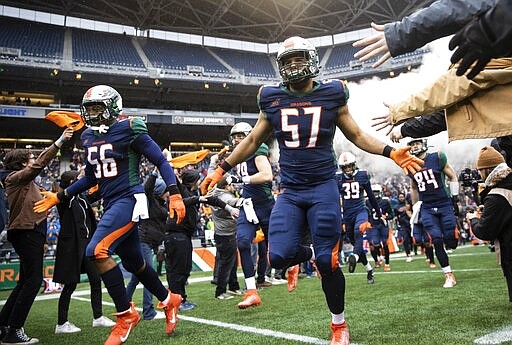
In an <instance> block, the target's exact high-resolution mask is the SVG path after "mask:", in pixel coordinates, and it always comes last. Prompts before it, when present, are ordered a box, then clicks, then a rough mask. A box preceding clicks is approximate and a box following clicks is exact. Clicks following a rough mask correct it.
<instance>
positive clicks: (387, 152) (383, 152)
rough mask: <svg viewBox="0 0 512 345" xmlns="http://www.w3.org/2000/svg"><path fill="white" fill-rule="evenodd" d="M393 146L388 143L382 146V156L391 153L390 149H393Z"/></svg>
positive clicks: (387, 155)
mask: <svg viewBox="0 0 512 345" xmlns="http://www.w3.org/2000/svg"><path fill="white" fill-rule="evenodd" d="M394 149H395V148H394V147H392V146H389V145H386V146H384V150H382V155H383V156H384V157H388V158H389V156H390V155H391V151H393V150H394Z"/></svg>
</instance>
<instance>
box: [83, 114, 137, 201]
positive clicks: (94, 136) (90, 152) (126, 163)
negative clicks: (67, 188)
mask: <svg viewBox="0 0 512 345" xmlns="http://www.w3.org/2000/svg"><path fill="white" fill-rule="evenodd" d="M143 133H147V128H146V124H145V123H144V122H143V121H142V120H141V119H138V118H133V119H129V120H128V119H127V120H121V121H119V122H116V123H114V124H113V125H112V126H110V128H109V129H108V132H107V133H105V134H99V133H98V132H97V131H93V130H92V129H90V128H88V129H86V130H85V131H84V132H83V133H82V145H83V146H84V149H85V153H86V161H87V165H86V171H85V172H86V174H87V175H89V176H91V174H94V176H95V177H96V180H97V182H98V186H99V190H100V193H101V195H102V197H103V198H104V199H106V200H107V201H111V200H113V199H117V198H119V197H126V196H128V195H132V194H134V193H144V188H143V187H142V186H141V184H140V183H141V181H140V177H139V161H140V156H141V154H140V153H138V152H136V151H135V150H134V149H133V148H132V142H133V140H135V138H137V136H139V135H140V134H143Z"/></svg>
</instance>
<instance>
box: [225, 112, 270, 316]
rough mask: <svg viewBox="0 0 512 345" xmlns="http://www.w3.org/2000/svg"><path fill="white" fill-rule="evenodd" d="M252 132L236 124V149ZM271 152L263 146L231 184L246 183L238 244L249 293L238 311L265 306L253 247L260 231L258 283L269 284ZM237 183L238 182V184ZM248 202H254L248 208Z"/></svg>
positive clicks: (233, 137)
mask: <svg viewBox="0 0 512 345" xmlns="http://www.w3.org/2000/svg"><path fill="white" fill-rule="evenodd" d="M251 131H252V126H251V125H250V124H248V123H247V122H239V123H237V124H235V125H234V126H233V127H232V128H231V131H230V137H231V143H232V145H233V146H234V147H236V146H238V144H240V142H241V141H242V140H243V139H245V138H246V137H247V136H248V135H249V133H250V132H251ZM268 155H269V150H268V146H267V145H266V144H265V143H261V145H260V146H259V148H258V149H257V150H256V152H255V153H254V154H253V155H251V156H250V157H249V158H247V159H246V160H245V161H243V162H241V163H239V164H237V165H236V166H235V169H234V170H235V171H236V172H235V177H236V178H235V177H233V178H232V180H231V182H242V183H243V185H242V198H244V199H245V200H244V203H243V207H242V208H241V209H240V214H239V215H238V219H237V243H238V251H239V252H240V260H241V263H242V270H243V272H244V277H245V285H246V288H247V293H246V294H245V295H244V299H243V300H242V301H241V302H240V303H238V308H240V309H245V308H249V307H253V306H258V305H260V304H261V298H260V296H259V295H258V290H257V289H256V284H257V282H256V278H255V272H254V266H255V263H254V262H253V259H252V256H251V244H252V241H253V239H254V236H255V235H256V231H257V230H258V228H259V227H261V229H262V230H263V233H264V234H265V239H264V240H263V241H261V242H259V243H258V254H259V259H258V268H257V270H258V278H260V279H262V281H259V282H258V283H259V284H260V285H261V284H262V283H265V270H266V269H267V260H268V259H267V257H268V256H267V244H268V225H269V219H270V213H271V212H272V208H273V207H274V203H275V201H274V196H273V195H272V177H273V175H272V167H271V165H270V161H269V159H268ZM235 179H236V180H237V181H235ZM248 200H250V201H251V203H250V204H248V202H247V201H248Z"/></svg>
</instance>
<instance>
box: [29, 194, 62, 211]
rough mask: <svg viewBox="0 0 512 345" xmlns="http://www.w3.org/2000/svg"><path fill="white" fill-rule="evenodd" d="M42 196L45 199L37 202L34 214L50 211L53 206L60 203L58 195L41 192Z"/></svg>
mask: <svg viewBox="0 0 512 345" xmlns="http://www.w3.org/2000/svg"><path fill="white" fill-rule="evenodd" d="M41 195H42V196H43V197H44V199H42V200H39V201H36V202H35V204H34V208H33V210H34V212H36V213H42V212H46V211H48V210H49V209H50V208H52V207H53V206H55V205H57V204H59V203H60V199H59V197H58V196H57V193H52V192H41Z"/></svg>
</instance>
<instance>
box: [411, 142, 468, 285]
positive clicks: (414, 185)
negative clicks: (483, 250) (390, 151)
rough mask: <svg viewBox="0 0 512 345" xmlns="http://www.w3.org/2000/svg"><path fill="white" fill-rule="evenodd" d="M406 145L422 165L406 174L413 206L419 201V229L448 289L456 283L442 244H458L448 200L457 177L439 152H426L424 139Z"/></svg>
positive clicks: (455, 191)
mask: <svg viewBox="0 0 512 345" xmlns="http://www.w3.org/2000/svg"><path fill="white" fill-rule="evenodd" d="M409 146H411V153H412V154H414V155H416V156H417V157H418V158H421V159H422V160H423V161H424V162H425V164H424V165H423V169H421V170H420V171H418V172H416V173H415V174H409V177H410V178H411V200H412V203H413V204H414V203H416V202H417V201H418V200H420V201H422V204H421V210H420V213H421V220H422V222H423V228H424V231H425V232H426V233H427V235H428V236H429V237H430V238H431V241H432V243H433V245H434V250H435V254H436V257H437V259H438V261H439V264H440V265H441V268H442V270H443V273H444V274H445V283H444V285H443V287H445V288H451V287H453V286H454V285H455V284H456V280H455V277H454V275H453V273H452V270H451V267H450V263H449V259H448V255H447V254H446V251H445V245H446V247H447V248H450V249H455V248H456V247H457V242H458V238H457V229H456V226H457V223H456V219H455V214H454V209H453V206H452V197H456V196H457V195H458V192H459V183H458V181H457V175H456V174H455V171H454V170H453V168H452V167H451V166H450V164H448V161H447V158H446V155H445V154H444V153H443V152H441V151H438V152H431V153H428V152H427V139H414V140H412V141H410V142H409ZM446 178H448V180H449V181H450V183H449V190H448V188H447V187H446ZM450 193H451V195H450Z"/></svg>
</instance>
